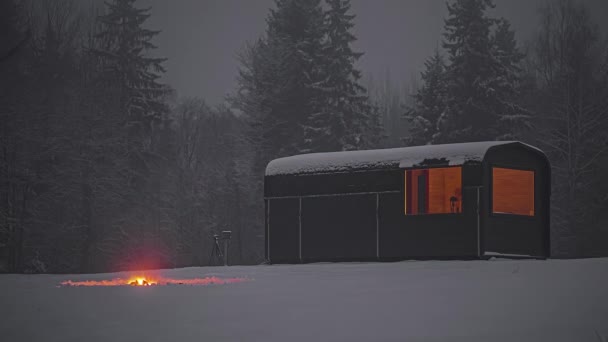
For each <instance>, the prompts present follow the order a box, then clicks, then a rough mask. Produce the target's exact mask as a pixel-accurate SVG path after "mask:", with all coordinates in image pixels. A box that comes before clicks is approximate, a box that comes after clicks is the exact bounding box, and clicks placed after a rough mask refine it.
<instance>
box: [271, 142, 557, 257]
mask: <svg viewBox="0 0 608 342" xmlns="http://www.w3.org/2000/svg"><path fill="white" fill-rule="evenodd" d="M550 173H551V169H550V165H549V162H548V160H547V158H546V156H545V154H544V153H543V152H542V151H541V150H539V149H537V148H535V147H532V146H530V145H526V144H524V143H521V142H517V141H490V142H474V143H460V144H446V145H426V146H415V147H404V148H394V149H384V150H367V151H348V152H330V153H312V154H303V155H297V156H292V157H286V158H280V159H276V160H273V161H271V162H270V163H269V164H268V166H267V168H266V175H265V182H264V199H265V203H266V258H267V260H268V261H269V262H271V263H298V262H314V261H357V260H358V261H365V260H399V259H452V258H459V259H468V258H487V257H489V256H493V255H516V256H529V257H540V258H545V257H549V251H550V246H549V201H550V191H551V186H550V184H551V182H550V176H551V174H550Z"/></svg>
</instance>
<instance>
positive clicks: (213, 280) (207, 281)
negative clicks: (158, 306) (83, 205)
mask: <svg viewBox="0 0 608 342" xmlns="http://www.w3.org/2000/svg"><path fill="white" fill-rule="evenodd" d="M248 280H249V279H247V278H219V277H215V276H213V277H205V278H193V279H172V278H164V277H153V276H149V275H141V276H133V277H130V278H127V279H123V278H115V279H112V280H84V281H72V280H66V281H63V282H61V285H63V286H133V287H148V286H163V285H222V284H234V283H242V282H245V281H248Z"/></svg>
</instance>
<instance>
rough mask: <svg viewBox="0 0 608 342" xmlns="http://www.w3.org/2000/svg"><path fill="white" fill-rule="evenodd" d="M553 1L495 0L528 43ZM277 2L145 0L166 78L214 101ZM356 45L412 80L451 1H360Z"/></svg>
mask: <svg viewBox="0 0 608 342" xmlns="http://www.w3.org/2000/svg"><path fill="white" fill-rule="evenodd" d="M543 1H552V0H495V1H494V2H495V4H496V9H495V10H494V11H493V12H494V13H493V15H495V16H504V17H506V18H507V19H509V20H510V21H511V24H512V26H513V27H514V28H515V30H516V32H517V38H518V39H519V41H520V42H523V41H525V40H527V39H530V38H531V37H532V36H533V35H534V33H535V31H536V28H537V22H538V21H537V10H536V9H537V8H538V5H539V4H541V3H542V2H543ZM582 1H584V2H585V3H586V4H587V5H588V6H589V7H590V8H591V9H592V11H591V12H592V16H593V17H594V19H595V21H596V22H597V23H601V24H602V25H603V27H604V28H606V23H605V18H607V17H608V0H582ZM273 4H274V1H273V0H173V1H167V0H140V2H139V5H140V6H151V7H152V17H151V18H150V20H149V25H148V26H149V27H150V28H153V29H161V30H162V31H163V32H162V33H161V34H160V35H159V37H158V38H157V40H156V43H157V45H158V46H159V51H158V54H159V55H162V56H164V57H168V58H169V60H168V61H167V63H166V66H167V69H168V72H167V74H166V76H165V81H166V82H167V83H169V84H170V85H172V86H173V87H174V88H175V89H177V91H178V94H179V95H180V96H199V97H202V98H204V99H205V100H206V101H208V102H209V103H210V104H217V103H220V102H221V101H222V98H223V97H224V95H226V94H228V93H230V92H231V91H232V90H233V89H234V85H235V77H236V73H237V66H238V63H237V54H238V52H239V51H240V50H241V49H242V48H243V47H244V46H245V44H246V42H247V41H252V40H255V39H256V38H257V37H259V36H260V35H261V34H263V32H264V28H265V25H266V23H265V18H266V15H267V14H268V9H269V8H270V7H271V6H273ZM352 12H353V13H354V14H355V15H357V18H356V19H355V28H354V30H355V35H356V36H357V37H358V39H359V40H358V41H357V43H356V44H355V47H356V48H357V49H358V50H359V51H362V52H364V53H365V55H364V56H363V57H362V58H361V60H360V62H359V67H360V68H361V69H362V71H363V72H364V74H365V75H373V77H374V78H382V77H383V75H384V74H385V73H386V71H387V70H390V73H391V78H392V79H393V80H401V81H405V82H409V79H410V78H411V77H412V75H415V74H418V73H419V71H420V69H421V68H422V66H423V63H424V60H425V58H427V56H429V55H430V54H431V53H432V52H433V49H435V47H436V46H437V45H438V44H440V42H441V38H442V37H441V33H442V32H443V19H444V17H445V16H446V12H447V11H446V6H445V1H444V0H352Z"/></svg>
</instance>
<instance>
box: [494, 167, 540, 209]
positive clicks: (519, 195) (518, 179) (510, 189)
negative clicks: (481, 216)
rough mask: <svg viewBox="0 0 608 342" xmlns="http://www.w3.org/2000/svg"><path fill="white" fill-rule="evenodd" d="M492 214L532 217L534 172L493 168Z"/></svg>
mask: <svg viewBox="0 0 608 342" xmlns="http://www.w3.org/2000/svg"><path fill="white" fill-rule="evenodd" d="M492 212H493V213H496V214H512V215H525V216H534V171H527V170H514V169H505V168H500V167H493V168H492Z"/></svg>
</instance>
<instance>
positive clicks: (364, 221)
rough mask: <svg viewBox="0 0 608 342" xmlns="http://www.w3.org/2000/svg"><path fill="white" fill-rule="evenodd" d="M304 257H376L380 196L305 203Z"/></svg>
mask: <svg viewBox="0 0 608 342" xmlns="http://www.w3.org/2000/svg"><path fill="white" fill-rule="evenodd" d="M302 257H303V258H304V259H306V260H308V261H313V260H367V259H371V258H375V257H376V195H346V196H332V197H329V196H328V197H309V198H303V199H302Z"/></svg>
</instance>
